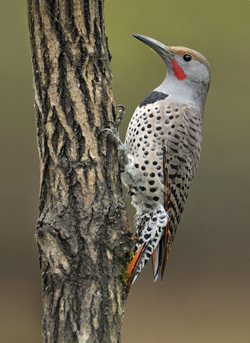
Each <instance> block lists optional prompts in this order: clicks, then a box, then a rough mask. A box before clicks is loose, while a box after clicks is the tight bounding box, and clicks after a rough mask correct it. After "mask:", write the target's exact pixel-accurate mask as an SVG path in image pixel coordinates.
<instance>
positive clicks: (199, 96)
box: [155, 73, 207, 112]
mask: <svg viewBox="0 0 250 343" xmlns="http://www.w3.org/2000/svg"><path fill="white" fill-rule="evenodd" d="M155 90H156V91H158V92H163V93H167V94H169V95H171V97H172V101H174V102H177V103H180V104H186V105H188V106H190V107H193V108H196V109H198V110H199V111H201V112H203V111H204V106H205V100H206V96H207V90H206V89H205V87H201V85H200V84H199V85H198V84H197V83H195V82H192V81H190V80H188V79H185V80H178V79H177V78H176V77H175V76H174V75H171V74H170V73H168V74H167V76H166V78H165V80H164V81H163V82H162V84H161V85H160V86H159V87H157V88H156V89H155Z"/></svg>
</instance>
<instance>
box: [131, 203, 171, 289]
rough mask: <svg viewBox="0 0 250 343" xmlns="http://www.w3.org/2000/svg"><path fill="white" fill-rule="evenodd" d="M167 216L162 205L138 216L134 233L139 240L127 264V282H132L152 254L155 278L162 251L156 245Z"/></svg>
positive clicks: (164, 226) (160, 237) (155, 277)
mask: <svg viewBox="0 0 250 343" xmlns="http://www.w3.org/2000/svg"><path fill="white" fill-rule="evenodd" d="M168 218H169V215H168V213H167V212H166V211H165V209H164V207H163V206H158V207H157V208H156V209H154V210H153V211H151V212H144V213H142V214H141V215H140V216H138V218H137V225H136V226H137V232H136V235H137V236H138V237H139V241H138V243H136V245H135V250H134V257H133V260H132V262H131V263H130V265H129V266H128V274H130V276H129V277H128V279H127V282H128V284H130V285H132V284H133V283H134V281H135V280H136V278H137V276H138V275H139V274H140V272H141V270H142V268H143V267H144V266H145V264H146V263H147V261H148V260H149V258H150V256H151V255H152V254H153V259H154V260H155V262H154V265H155V267H154V279H155V281H156V280H157V278H158V275H159V271H160V266H161V262H162V258H161V255H162V251H163V250H162V249H161V251H160V250H158V249H160V247H159V248H157V246H158V244H159V242H160V240H161V239H162V235H163V232H164V230H165V228H166V225H167V221H168ZM155 249H156V250H155Z"/></svg>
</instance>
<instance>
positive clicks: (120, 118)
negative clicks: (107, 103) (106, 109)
mask: <svg viewBox="0 0 250 343" xmlns="http://www.w3.org/2000/svg"><path fill="white" fill-rule="evenodd" d="M117 108H120V109H119V111H118V115H117V116H116V124H117V128H119V127H120V125H121V123H122V121H123V116H124V114H125V107H124V106H123V105H121V104H120V105H117V106H116V109H117Z"/></svg>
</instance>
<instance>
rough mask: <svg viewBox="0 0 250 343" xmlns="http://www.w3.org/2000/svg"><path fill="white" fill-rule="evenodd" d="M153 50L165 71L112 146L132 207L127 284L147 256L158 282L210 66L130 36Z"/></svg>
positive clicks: (181, 201)
mask: <svg viewBox="0 0 250 343" xmlns="http://www.w3.org/2000/svg"><path fill="white" fill-rule="evenodd" d="M134 37H136V38H137V39H139V40H140V41H142V42H143V43H145V44H147V45H148V46H149V47H150V48H152V49H153V50H155V51H156V52H157V54H158V55H159V56H160V57H161V58H162V59H163V61H164V63H165V65H166V67H167V75H166V78H165V79H164V81H163V82H162V84H161V85H160V86H159V87H157V88H156V89H155V90H153V91H152V92H151V93H150V94H149V95H148V96H147V97H146V98H145V99H144V100H143V101H142V102H141V103H140V105H139V106H138V107H137V108H136V110H135V112H134V114H133V116H132V119H131V121H130V124H129V127H128V129H127V133H126V139H125V143H124V145H123V144H122V143H121V141H120V139H119V137H118V136H117V135H116V136H115V135H114V131H115V130H114V129H107V130H105V131H107V132H108V133H109V134H111V135H113V138H114V140H115V141H116V144H117V146H118V150H119V156H120V161H121V164H122V168H123V173H122V180H123V183H124V184H125V185H126V186H127V187H128V189H129V194H130V195H131V196H132V204H133V206H134V207H135V208H136V237H138V240H137V243H136V245H135V247H134V257H133V260H132V262H131V264H130V266H129V268H128V272H129V277H128V280H127V281H128V283H129V284H133V282H134V281H135V279H136V278H137V276H138V274H139V273H140V272H141V270H142V268H143V267H144V266H145V264H146V263H147V261H148V260H149V258H150V256H151V255H152V260H153V278H154V281H156V280H157V278H158V276H159V274H161V279H162V278H163V274H164V270H165V266H166V262H167V259H168V254H169V250H170V247H171V244H172V243H173V240H174V236H175V233H176V229H177V226H178V224H179V222H180V219H181V214H182V212H183V210H184V206H185V202H186V199H187V196H188V190H189V188H190V185H191V183H192V180H193V178H194V173H195V171H196V168H197V164H198V160H199V157H200V152H201V143H202V131H203V116H204V105H205V101H206V97H207V92H208V89H209V84H210V67H209V63H208V61H207V60H206V58H205V57H204V56H203V55H201V54H200V53H199V52H197V51H194V50H191V49H188V48H184V47H180V46H175V47H172V46H166V45H164V44H162V43H160V42H158V41H157V40H155V39H152V38H149V37H146V36H142V35H139V34H134Z"/></svg>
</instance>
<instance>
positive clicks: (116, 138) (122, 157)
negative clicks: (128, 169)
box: [100, 105, 129, 171]
mask: <svg viewBox="0 0 250 343" xmlns="http://www.w3.org/2000/svg"><path fill="white" fill-rule="evenodd" d="M118 107H120V108H121V110H119V114H118V116H117V117H116V122H114V121H113V120H109V123H112V125H113V127H112V128H110V129H108V128H107V129H103V130H102V131H101V132H100V134H102V133H105V134H106V135H108V136H109V137H110V138H111V140H112V141H113V142H115V144H116V146H117V150H118V158H119V163H120V167H121V170H122V171H124V169H125V166H126V165H127V164H128V163H129V159H128V155H127V152H126V149H125V147H124V144H123V143H122V142H121V140H120V135H119V131H118V128H119V126H120V125H121V123H122V118H123V115H124V113H125V107H124V106H123V105H117V106H116V108H118Z"/></svg>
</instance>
